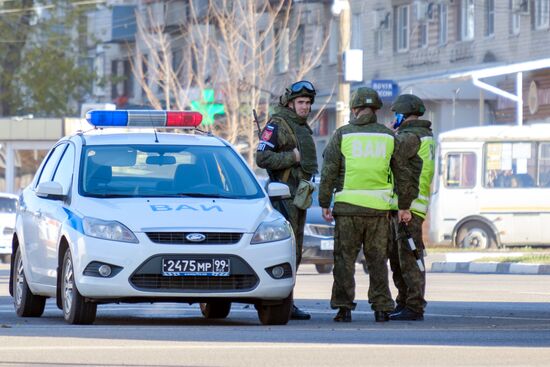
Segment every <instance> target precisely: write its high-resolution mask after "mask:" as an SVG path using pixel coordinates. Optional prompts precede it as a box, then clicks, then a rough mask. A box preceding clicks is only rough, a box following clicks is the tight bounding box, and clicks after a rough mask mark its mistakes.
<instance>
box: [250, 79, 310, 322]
mask: <svg viewBox="0 0 550 367" xmlns="http://www.w3.org/2000/svg"><path fill="white" fill-rule="evenodd" d="M315 94H316V93H315V88H314V87H313V84H312V83H311V82H309V81H306V80H302V81H298V82H296V83H293V84H292V85H290V86H289V87H288V88H286V89H285V92H284V94H283V95H282V96H281V97H280V99H279V104H278V106H275V107H274V108H273V112H272V115H271V118H270V120H269V121H268V123H267V124H266V126H265V128H264V129H263V130H262V135H261V139H260V140H261V141H260V143H259V145H258V148H257V152H256V164H257V165H258V167H260V168H265V169H266V170H267V173H268V174H269V177H270V179H271V180H274V181H279V182H284V183H286V184H287V185H288V187H289V188H290V195H291V198H290V199H286V200H281V201H277V202H274V203H273V206H274V207H275V209H277V210H279V211H280V212H281V213H282V214H283V215H284V216H285V217H286V219H287V220H288V221H289V222H290V224H291V226H292V229H293V231H294V236H295V238H296V270H298V266H299V265H300V262H301V259H302V246H303V242H304V227H305V223H306V210H304V209H300V208H299V207H297V206H296V205H294V202H293V199H294V196H295V195H296V191H297V188H298V185H299V184H300V181H301V180H307V181H309V180H310V179H311V178H312V177H313V175H314V174H315V173H317V153H316V150H315V143H314V141H313V137H312V134H313V131H312V130H311V128H310V127H309V125H308V123H307V118H308V116H309V114H310V112H311V105H312V104H313V102H314V101H315ZM291 318H292V319H296V320H309V319H310V318H311V316H310V315H309V314H308V313H306V312H304V311H302V310H300V309H299V308H297V307H296V306H293V307H292V313H291Z"/></svg>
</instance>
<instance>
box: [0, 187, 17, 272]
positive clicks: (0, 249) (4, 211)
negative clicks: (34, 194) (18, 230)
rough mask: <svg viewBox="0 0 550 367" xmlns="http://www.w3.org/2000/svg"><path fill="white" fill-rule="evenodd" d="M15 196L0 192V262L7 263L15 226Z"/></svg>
mask: <svg viewBox="0 0 550 367" xmlns="http://www.w3.org/2000/svg"><path fill="white" fill-rule="evenodd" d="M16 210H17V196H15V195H12V194H8V193H4V192H0V260H1V261H2V262H9V258H10V255H11V238H12V237H13V228H14V226H15V212H16Z"/></svg>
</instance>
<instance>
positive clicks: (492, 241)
mask: <svg viewBox="0 0 550 367" xmlns="http://www.w3.org/2000/svg"><path fill="white" fill-rule="evenodd" d="M455 247H460V248H475V249H480V250H484V249H491V248H496V247H497V241H496V238H495V234H494V232H493V231H492V230H491V229H490V228H489V226H488V225H486V224H485V223H482V222H478V221H473V222H467V223H464V224H463V225H462V226H460V228H459V230H458V231H457V235H456V241H455Z"/></svg>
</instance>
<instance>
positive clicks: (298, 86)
mask: <svg viewBox="0 0 550 367" xmlns="http://www.w3.org/2000/svg"><path fill="white" fill-rule="evenodd" d="M302 89H305V90H306V91H308V92H310V93H313V94H315V87H314V86H313V84H311V82H308V81H307V80H300V81H299V82H296V83H294V84H292V85H291V86H290V90H291V91H292V93H298V92H300V91H301V90H302Z"/></svg>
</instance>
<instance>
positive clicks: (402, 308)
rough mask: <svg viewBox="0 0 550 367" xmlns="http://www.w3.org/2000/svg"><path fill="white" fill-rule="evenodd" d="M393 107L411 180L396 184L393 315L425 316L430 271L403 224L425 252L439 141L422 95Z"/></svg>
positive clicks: (401, 164) (402, 168)
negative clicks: (424, 237) (415, 251)
mask: <svg viewBox="0 0 550 367" xmlns="http://www.w3.org/2000/svg"><path fill="white" fill-rule="evenodd" d="M392 111H394V112H395V116H396V119H395V122H394V124H393V128H394V129H396V140H397V141H398V146H399V149H398V150H397V152H396V160H397V166H398V171H399V172H400V173H401V174H402V175H403V176H404V177H406V181H407V184H406V185H403V186H398V187H396V192H397V194H398V195H399V204H398V205H399V207H398V209H399V211H398V212H397V213H398V214H397V216H393V217H392V227H393V234H394V239H393V241H391V242H390V246H389V253H390V266H391V269H392V272H393V280H394V284H395V286H396V288H397V290H398V295H397V298H396V303H397V306H396V308H395V310H394V312H392V313H391V314H390V319H391V320H423V319H424V309H425V307H426V300H425V299H424V291H425V287H426V273H425V271H421V269H420V268H419V266H418V264H417V262H416V260H417V259H416V257H415V256H414V254H413V252H412V251H411V250H410V248H409V244H408V242H407V238H406V236H405V233H403V232H404V231H403V229H402V228H401V229H400V227H399V225H400V223H404V224H405V225H406V226H407V229H408V231H409V232H410V234H411V237H412V238H413V240H414V242H415V245H416V247H417V248H418V249H420V250H419V252H420V253H421V254H423V251H422V249H424V243H423V241H422V223H423V222H424V218H425V217H426V213H427V211H428V203H429V197H430V186H431V183H432V178H433V174H434V152H435V143H434V139H433V134H432V130H431V122H430V121H427V120H420V119H419V117H420V116H422V115H423V114H424V112H425V111H426V108H425V107H424V103H423V102H422V100H421V99H420V98H418V97H417V96H414V95H412V94H404V95H401V96H399V97H398V98H397V99H396V100H395V102H394V104H393V105H392ZM401 225H403V224H401ZM422 261H423V258H422Z"/></svg>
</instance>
